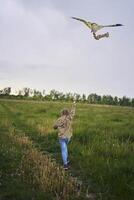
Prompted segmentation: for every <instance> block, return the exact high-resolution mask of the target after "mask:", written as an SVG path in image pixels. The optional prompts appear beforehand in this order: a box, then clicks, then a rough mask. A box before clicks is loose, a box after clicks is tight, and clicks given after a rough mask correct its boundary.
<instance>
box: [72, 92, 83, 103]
mask: <svg viewBox="0 0 134 200" xmlns="http://www.w3.org/2000/svg"><path fill="white" fill-rule="evenodd" d="M73 99H74V100H76V101H80V100H81V95H80V94H78V93H74V95H73Z"/></svg>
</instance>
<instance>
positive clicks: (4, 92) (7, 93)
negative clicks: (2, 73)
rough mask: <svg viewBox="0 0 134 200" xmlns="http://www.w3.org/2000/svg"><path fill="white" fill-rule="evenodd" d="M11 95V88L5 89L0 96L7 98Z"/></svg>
mask: <svg viewBox="0 0 134 200" xmlns="http://www.w3.org/2000/svg"><path fill="white" fill-rule="evenodd" d="M10 93H11V87H6V88H4V89H3V90H2V91H1V94H3V95H7V96H9V95H10Z"/></svg>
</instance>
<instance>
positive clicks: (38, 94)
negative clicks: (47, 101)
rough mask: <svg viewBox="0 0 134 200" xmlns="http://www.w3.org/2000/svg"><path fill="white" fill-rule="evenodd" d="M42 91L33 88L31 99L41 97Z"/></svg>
mask: <svg viewBox="0 0 134 200" xmlns="http://www.w3.org/2000/svg"><path fill="white" fill-rule="evenodd" d="M42 97H43V96H42V93H41V92H40V91H39V90H36V89H34V90H33V99H37V100H39V99H42Z"/></svg>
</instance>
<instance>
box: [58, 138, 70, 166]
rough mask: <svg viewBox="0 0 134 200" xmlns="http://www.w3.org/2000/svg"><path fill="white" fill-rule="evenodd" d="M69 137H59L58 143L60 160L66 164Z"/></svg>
mask: <svg viewBox="0 0 134 200" xmlns="http://www.w3.org/2000/svg"><path fill="white" fill-rule="evenodd" d="M69 141H70V139H69V138H59V143H60V148H61V155H62V160H63V164H64V165H67V163H68V147H67V145H68V143H69Z"/></svg>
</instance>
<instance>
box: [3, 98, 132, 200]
mask: <svg viewBox="0 0 134 200" xmlns="http://www.w3.org/2000/svg"><path fill="white" fill-rule="evenodd" d="M63 107H68V108H70V107H71V104H69V103H68V104H67V103H58V102H57V103H56V102H34V101H31V102H30V101H15V100H14V101H8V100H1V101H0V200H9V199H10V200H23V199H26V200H34V199H35V200H44V199H48V200H51V199H53V200H54V199H55V200H58V199H59V200H60V199H62V200H64V199H69V200H71V199H79V200H82V199H83V200H84V199H99V200H132V199H133V196H134V109H132V108H127V107H112V106H97V105H89V104H78V105H77V106H76V116H75V118H74V122H73V130H74V134H73V137H72V140H71V142H70V144H69V153H70V160H71V168H70V170H69V171H68V172H64V170H63V169H62V162H61V155H60V147H59V144H58V139H57V133H56V132H55V131H54V130H53V123H54V121H55V120H56V119H57V117H58V116H59V112H60V111H61V109H62V108H63ZM79 185H80V186H79ZM78 186H79V187H80V189H79V191H78Z"/></svg>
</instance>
